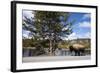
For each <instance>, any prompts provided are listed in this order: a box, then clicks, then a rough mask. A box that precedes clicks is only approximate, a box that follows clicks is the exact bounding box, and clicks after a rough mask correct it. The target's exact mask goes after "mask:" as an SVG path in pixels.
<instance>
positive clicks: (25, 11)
mask: <svg viewBox="0 0 100 73" xmlns="http://www.w3.org/2000/svg"><path fill="white" fill-rule="evenodd" d="M32 12H33V11H31V10H23V16H27V17H28V18H31V17H34V14H32Z"/></svg>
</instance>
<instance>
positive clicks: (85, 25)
mask: <svg viewBox="0 0 100 73" xmlns="http://www.w3.org/2000/svg"><path fill="white" fill-rule="evenodd" d="M79 27H86V28H90V27H91V25H90V22H87V21H84V22H80V23H79Z"/></svg>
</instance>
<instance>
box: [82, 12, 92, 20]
mask: <svg viewBox="0 0 100 73" xmlns="http://www.w3.org/2000/svg"><path fill="white" fill-rule="evenodd" d="M90 17H91V14H89V13H88V14H84V16H83V18H82V19H87V18H90Z"/></svg>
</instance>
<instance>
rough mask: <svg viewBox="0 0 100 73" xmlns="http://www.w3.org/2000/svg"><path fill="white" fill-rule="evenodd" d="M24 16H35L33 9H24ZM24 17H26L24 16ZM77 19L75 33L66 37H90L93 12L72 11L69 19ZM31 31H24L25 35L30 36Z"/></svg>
mask: <svg viewBox="0 0 100 73" xmlns="http://www.w3.org/2000/svg"><path fill="white" fill-rule="evenodd" d="M23 16H27V17H28V18H31V17H34V15H32V11H26V10H23ZM23 19H24V17H23ZM72 20H75V23H74V24H73V33H72V34H70V35H69V36H68V38H64V39H66V40H67V39H77V38H90V37H91V35H90V34H91V14H90V13H76V12H71V16H70V18H69V21H72ZM28 33H29V31H23V36H24V37H28Z"/></svg>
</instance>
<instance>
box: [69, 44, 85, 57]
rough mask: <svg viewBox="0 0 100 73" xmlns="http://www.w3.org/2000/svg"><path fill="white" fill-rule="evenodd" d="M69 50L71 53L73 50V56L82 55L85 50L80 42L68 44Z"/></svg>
mask: <svg viewBox="0 0 100 73" xmlns="http://www.w3.org/2000/svg"><path fill="white" fill-rule="evenodd" d="M69 51H70V53H71V54H72V53H73V52H74V53H75V56H82V55H84V52H85V46H83V45H81V44H73V45H71V46H69Z"/></svg>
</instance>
